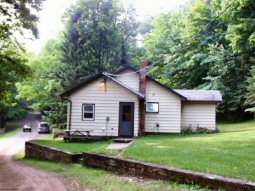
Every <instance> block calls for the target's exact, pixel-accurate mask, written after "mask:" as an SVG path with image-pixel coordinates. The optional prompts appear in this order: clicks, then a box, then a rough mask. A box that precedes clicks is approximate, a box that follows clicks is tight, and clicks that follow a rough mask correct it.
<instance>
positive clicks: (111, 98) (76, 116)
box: [69, 78, 138, 136]
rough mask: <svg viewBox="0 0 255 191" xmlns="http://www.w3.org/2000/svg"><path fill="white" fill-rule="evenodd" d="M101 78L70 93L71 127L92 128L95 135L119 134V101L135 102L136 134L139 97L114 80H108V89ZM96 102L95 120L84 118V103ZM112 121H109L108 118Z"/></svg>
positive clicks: (135, 132)
mask: <svg viewBox="0 0 255 191" xmlns="http://www.w3.org/2000/svg"><path fill="white" fill-rule="evenodd" d="M102 80H103V78H99V79H98V80H95V81H93V82H91V83H90V84H88V85H86V86H85V87H83V88H81V89H80V90H77V91H76V92H74V93H73V94H71V95H70V97H69V99H70V100H72V116H71V129H72V130H76V129H80V130H92V133H91V135H94V136H118V130H119V129H118V127H119V102H134V104H135V113H134V135H135V136H137V134H138V98H137V96H136V95H135V94H133V93H131V92H130V91H128V90H126V89H125V88H123V87H121V86H120V85H118V84H116V83H115V82H113V81H107V82H106V91H105V90H104V88H103V87H100V82H101V81H102ZM83 103H88V104H95V120H94V121H83V120H82V104H83ZM107 117H109V118H110V121H109V122H107V121H106V118H107Z"/></svg>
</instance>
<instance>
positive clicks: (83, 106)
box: [81, 103, 95, 121]
mask: <svg viewBox="0 0 255 191" xmlns="http://www.w3.org/2000/svg"><path fill="white" fill-rule="evenodd" d="M85 105H89V106H92V107H93V118H84V113H85ZM86 113H92V112H86ZM81 119H82V121H95V104H94V103H83V104H82V116H81Z"/></svg>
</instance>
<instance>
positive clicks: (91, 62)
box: [61, 0, 138, 86]
mask: <svg viewBox="0 0 255 191" xmlns="http://www.w3.org/2000/svg"><path fill="white" fill-rule="evenodd" d="M134 16H135V15H134V10H133V8H132V7H130V8H128V9H124V8H123V7H122V5H121V4H120V3H119V2H118V1H115V0H107V1H103V0H97V1H94V0H80V1H78V2H77V3H76V5H74V6H73V7H72V8H70V9H69V10H68V11H67V12H66V14H65V17H64V18H65V19H64V23H65V26H66V28H65V31H64V38H63V44H62V45H61V54H62V61H63V63H66V67H63V68H62V70H61V71H62V73H61V74H62V75H64V76H65V77H67V79H63V81H62V82H63V85H64V86H69V85H74V82H76V83H78V82H80V81H81V80H84V79H86V78H88V76H91V75H94V74H95V73H98V72H99V71H105V70H107V71H112V70H114V69H116V68H119V67H120V65H125V64H128V63H130V60H131V58H132V57H131V56H130V55H129V53H130V52H131V51H129V50H130V46H132V45H133V46H134V43H135V39H134V38H135V36H136V29H137V27H138V25H137V23H136V21H135V18H134ZM66 80H67V81H66ZM70 83H71V84H70Z"/></svg>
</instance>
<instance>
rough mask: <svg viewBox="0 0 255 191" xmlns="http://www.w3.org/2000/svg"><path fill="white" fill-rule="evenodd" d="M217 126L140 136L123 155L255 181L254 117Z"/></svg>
mask: <svg viewBox="0 0 255 191" xmlns="http://www.w3.org/2000/svg"><path fill="white" fill-rule="evenodd" d="M218 128H219V131H220V133H216V134H200V135H171V134H168V135H167V134H166V135H149V136H143V137H139V138H137V139H136V140H135V142H134V144H133V145H131V147H129V148H128V149H126V151H125V152H124V153H123V155H122V156H123V157H125V158H129V159H136V160H142V161H147V162H153V163H157V164H163V165H168V166H174V167H179V168H183V169H190V170H195V171H199V172H206V173H212V174H217V175H223V176H228V177H235V178H241V179H246V180H251V181H255V120H253V121H248V122H242V123H221V124H219V125H218Z"/></svg>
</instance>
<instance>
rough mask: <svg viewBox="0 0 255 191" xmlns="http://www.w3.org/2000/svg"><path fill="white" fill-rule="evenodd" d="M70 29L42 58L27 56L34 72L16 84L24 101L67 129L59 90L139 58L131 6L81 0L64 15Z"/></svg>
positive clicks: (108, 1) (45, 117)
mask: <svg viewBox="0 0 255 191" xmlns="http://www.w3.org/2000/svg"><path fill="white" fill-rule="evenodd" d="M63 22H64V24H65V29H64V31H62V33H61V34H60V35H59V36H58V38H57V39H56V40H51V41H49V42H48V43H47V44H46V46H45V47H44V48H43V50H42V51H41V53H40V54H39V55H37V56H34V55H31V54H29V55H27V58H28V60H29V62H28V65H29V66H30V67H31V68H32V69H33V75H32V76H31V77H29V78H27V79H26V80H24V81H23V82H21V83H18V84H17V88H18V92H19V95H18V96H17V97H18V98H19V99H26V100H27V101H28V102H29V105H30V108H31V109H33V110H37V111H42V112H43V114H44V120H47V121H48V122H49V123H51V125H56V126H58V127H64V124H65V123H66V111H67V110H66V102H65V101H63V100H61V98H60V96H59V95H60V93H62V92H63V91H64V89H65V88H67V87H70V86H73V85H75V84H77V83H79V82H81V81H82V80H84V79H87V78H88V77H91V76H92V75H95V74H96V73H98V72H99V71H103V70H107V71H112V70H115V69H117V68H119V67H120V66H123V65H126V64H128V63H132V62H134V60H135V59H136V55H139V54H137V48H136V46H135V45H136V40H135V37H136V31H137V28H138V24H137V22H136V20H135V15H134V9H133V8H132V7H129V8H126V9H125V8H123V6H122V5H121V4H120V3H119V2H118V1H115V0H107V1H104V0H98V1H94V0H93V1H92V0H80V1H78V2H77V3H76V4H75V5H74V6H72V7H71V8H70V9H69V10H67V12H66V13H65V15H64V18H63Z"/></svg>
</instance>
